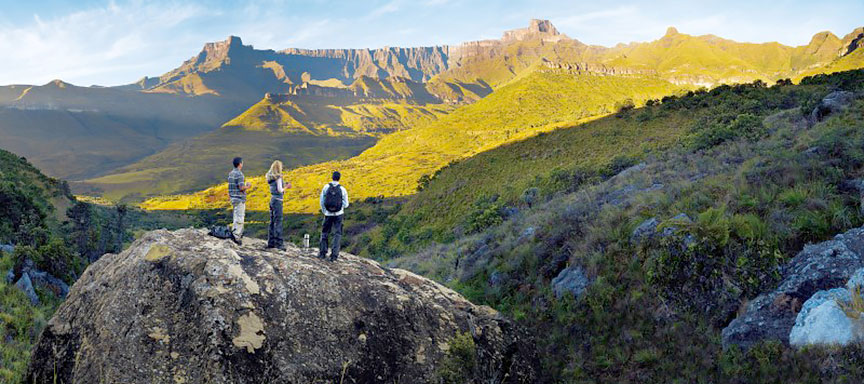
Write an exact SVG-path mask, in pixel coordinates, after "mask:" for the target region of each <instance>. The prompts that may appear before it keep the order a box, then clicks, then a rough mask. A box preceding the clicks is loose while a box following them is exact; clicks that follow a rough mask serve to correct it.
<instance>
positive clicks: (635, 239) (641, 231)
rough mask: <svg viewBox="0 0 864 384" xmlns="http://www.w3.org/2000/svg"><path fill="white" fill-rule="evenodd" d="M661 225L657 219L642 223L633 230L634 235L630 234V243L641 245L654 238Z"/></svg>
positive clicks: (653, 218)
mask: <svg viewBox="0 0 864 384" xmlns="http://www.w3.org/2000/svg"><path fill="white" fill-rule="evenodd" d="M659 225H660V220H657V218H656V217H652V218H650V219H647V220H645V221H643V222H641V223H640V224H639V225H637V226H636V228H635V229H633V233H632V234H630V242H631V243H633V244H639V243H641V242H643V241H646V240H650V239H651V238H653V237H654V234H655V233H656V232H657V227H658V226H659Z"/></svg>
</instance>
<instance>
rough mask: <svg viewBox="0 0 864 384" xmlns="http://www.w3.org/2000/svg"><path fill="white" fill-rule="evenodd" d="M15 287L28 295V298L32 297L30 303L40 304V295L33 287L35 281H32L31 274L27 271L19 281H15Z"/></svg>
mask: <svg viewBox="0 0 864 384" xmlns="http://www.w3.org/2000/svg"><path fill="white" fill-rule="evenodd" d="M15 287H16V288H18V289H19V290H20V291H21V292H24V294H25V295H27V298H28V299H30V304H33V305H39V296H38V295H36V290H35V289H33V282H32V281H30V276H28V275H27V274H26V273H25V274H23V275H22V276H21V278H20V279H18V282H16V283H15Z"/></svg>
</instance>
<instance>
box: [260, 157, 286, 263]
mask: <svg viewBox="0 0 864 384" xmlns="http://www.w3.org/2000/svg"><path fill="white" fill-rule="evenodd" d="M265 177H266V179H267V184H269V185H270V227H269V230H268V232H267V248H277V249H280V250H283V251H284V250H285V242H284V240H282V201H283V200H282V199H283V196H284V195H285V189H288V188H291V183H288V184H285V182H284V181H283V179H282V162H281V161H279V160H276V161H274V162H273V164H272V165H270V170H269V171H267V176H265Z"/></svg>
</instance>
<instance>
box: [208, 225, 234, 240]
mask: <svg viewBox="0 0 864 384" xmlns="http://www.w3.org/2000/svg"><path fill="white" fill-rule="evenodd" d="M208 235H210V236H213V237H217V238H220V239H230V238H231V237H232V236H231V228H228V226H227V225H217V226H215V227H212V228H210V232H209V233H208Z"/></svg>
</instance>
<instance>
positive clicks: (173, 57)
mask: <svg viewBox="0 0 864 384" xmlns="http://www.w3.org/2000/svg"><path fill="white" fill-rule="evenodd" d="M862 16H864V0H823V1H812V0H805V1H798V0H771V1H763V0H743V1H742V0H726V1H698V0H690V1H672V0H653V1H627V0H618V1H596V0H591V1H581V0H580V1H568V0H525V1H522V0H519V1H517V0H509V1H508V0H414V1H409V0H346V1H328V0H307V1H295V0H249V1H238V0H222V1H216V0H186V1H176V0H151V1H144V0H125V1H124V0H113V1H102V0H70V1H58V0H37V1H21V0H0V85H7V84H44V83H47V82H49V81H51V80H53V79H62V80H64V81H67V82H70V83H73V84H77V85H92V84H99V85H119V84H127V83H131V82H134V81H136V80H138V79H140V78H141V77H143V76H145V75H147V76H158V75H160V74H163V73H165V72H167V71H169V70H171V69H173V68H176V67H177V66H179V65H180V64H181V63H182V62H183V61H184V60H187V59H189V58H190V57H192V56H194V55H196V54H197V53H198V52H199V51H200V50H201V47H202V46H203V45H204V43H206V42H211V41H220V40H224V39H225V38H226V37H227V36H229V35H235V36H240V37H241V38H242V39H243V42H244V43H245V44H251V45H253V46H255V47H256V48H259V49H277V50H278V49H284V48H289V47H297V48H377V47H383V46H401V47H412V46H430V45H442V44H458V43H461V42H464V41H471V40H480V39H490V38H499V37H500V36H501V33H502V32H503V31H505V30H508V29H514V28H521V27H524V26H526V25H527V24H528V21H529V19H532V18H538V19H549V20H551V21H552V23H553V24H554V25H555V26H556V27H557V28H558V30H559V31H561V32H562V33H565V34H567V35H568V36H570V37H572V38H576V39H579V40H580V41H582V42H584V43H587V44H598V45H604V46H612V45H615V44H617V43H622V42H623V43H627V42H632V41H650V40H655V39H657V38H659V37H661V36H662V35H663V34H664V32H665V31H666V28H667V27H669V26H675V27H676V28H677V29H678V30H679V31H680V32H681V33H687V34H692V35H702V34H709V33H710V34H715V35H718V36H721V37H725V38H729V39H733V40H737V41H747V42H767V41H778V42H781V43H783V44H787V45H803V44H807V42H808V41H809V40H810V38H811V37H812V36H813V34H815V33H816V32H819V31H825V30H828V31H831V32H834V33H835V34H836V35H838V36H840V37H842V36H843V35H845V34H847V33H849V32H851V31H852V29H854V28H856V27H860V26H864V17H862Z"/></svg>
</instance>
